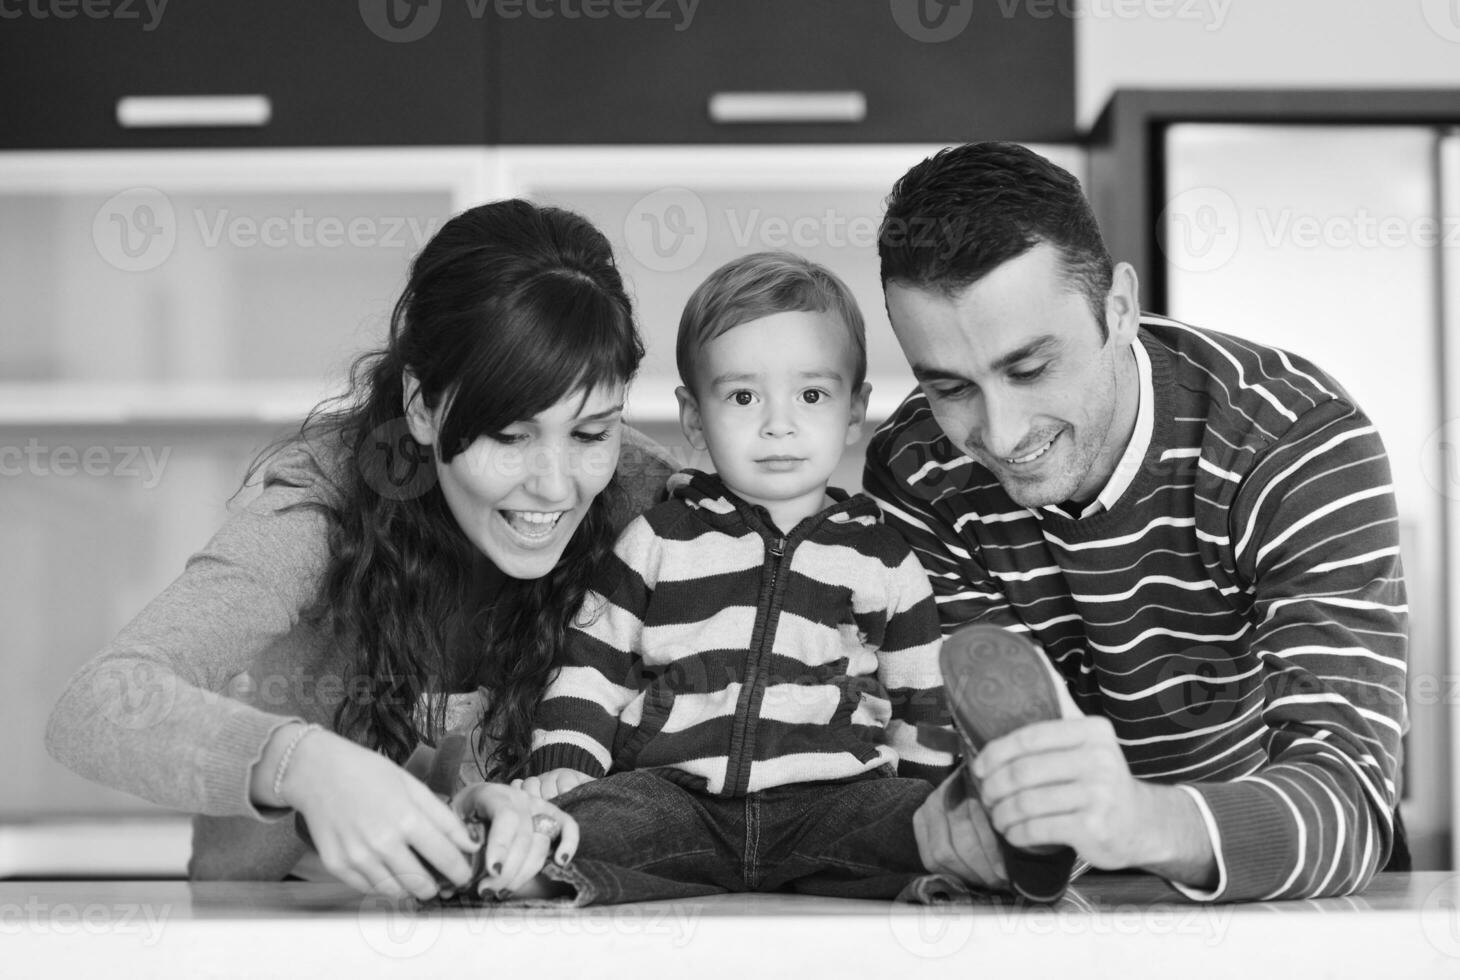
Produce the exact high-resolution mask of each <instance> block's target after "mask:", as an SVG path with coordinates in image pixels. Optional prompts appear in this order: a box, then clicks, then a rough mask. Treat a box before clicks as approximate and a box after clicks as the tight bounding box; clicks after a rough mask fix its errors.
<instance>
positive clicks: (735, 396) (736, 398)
mask: <svg viewBox="0 0 1460 980" xmlns="http://www.w3.org/2000/svg"><path fill="white" fill-rule="evenodd" d="M730 400H731V401H733V402H734V403H735V404H737V405H749V404H751V403H752V402H754V401H755V395H754V394H752V393H751V392H749V391H743V390H742V391H732V392H731V393H730Z"/></svg>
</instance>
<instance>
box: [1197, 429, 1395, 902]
mask: <svg viewBox="0 0 1460 980" xmlns="http://www.w3.org/2000/svg"><path fill="white" fill-rule="evenodd" d="M1230 534H1231V547H1232V549H1233V553H1234V555H1235V559H1236V563H1237V568H1238V570H1239V573H1240V574H1241V575H1242V577H1243V578H1245V579H1246V581H1247V582H1248V583H1250V584H1251V586H1252V592H1253V596H1254V605H1253V609H1252V613H1251V621H1252V623H1253V627H1254V628H1253V630H1252V633H1251V636H1250V643H1251V644H1252V649H1253V651H1254V652H1255V653H1256V654H1257V655H1258V656H1259V657H1260V659H1261V660H1262V663H1263V666H1264V669H1265V671H1264V672H1265V691H1264V705H1263V709H1262V719H1263V722H1264V727H1265V731H1264V736H1263V737H1264V741H1265V746H1264V748H1265V749H1266V755H1267V757H1268V759H1269V760H1270V762H1269V764H1267V765H1266V766H1264V767H1263V768H1261V769H1260V770H1258V771H1257V772H1255V773H1253V774H1251V775H1249V776H1246V777H1242V778H1238V779H1235V780H1232V781H1230V782H1222V783H1200V784H1194V785H1189V786H1187V787H1185V790H1186V791H1187V792H1189V793H1191V794H1192V795H1193V798H1194V799H1195V801H1196V803H1197V806H1198V809H1199V810H1200V811H1201V813H1202V817H1203V819H1204V821H1205V822H1206V824H1207V830H1208V834H1209V836H1210V838H1211V841H1212V846H1213V851H1214V853H1215V854H1216V856H1217V862H1218V881H1217V883H1216V886H1215V887H1214V888H1213V889H1211V890H1210V891H1199V890H1196V889H1187V888H1183V889H1182V890H1183V891H1184V892H1186V893H1187V894H1188V896H1189V897H1193V898H1200V899H1210V900H1247V899H1276V898H1301V897H1322V896H1329V895H1344V894H1349V893H1351V892H1354V891H1358V890H1360V889H1362V888H1363V887H1364V886H1365V885H1366V884H1367V883H1368V882H1369V880H1370V878H1371V877H1372V876H1373V874H1374V872H1375V871H1376V870H1378V869H1379V868H1380V867H1382V866H1383V864H1384V862H1385V860H1386V859H1387V857H1388V854H1389V852H1390V849H1391V847H1392V845H1393V843H1394V824H1393V820H1394V808H1395V803H1396V801H1397V798H1398V786H1397V785H1396V784H1397V780H1398V778H1399V752H1400V737H1401V735H1402V734H1403V732H1404V729H1405V727H1406V726H1407V718H1406V712H1405V703H1404V690H1405V671H1406V657H1407V640H1406V630H1407V619H1408V607H1407V606H1406V604H1405V590H1404V578H1403V572H1402V569H1401V566H1400V556H1399V532H1398V519H1397V515H1396V510H1395V502H1394V492H1393V488H1392V485H1391V481H1390V473H1389V463H1388V459H1387V457H1386V455H1385V452H1384V447H1383V445H1382V443H1381V442H1380V439H1379V435H1378V433H1377V432H1376V431H1375V430H1374V427H1373V425H1372V424H1371V423H1370V422H1369V420H1368V419H1367V418H1365V417H1364V416H1363V414H1362V413H1360V412H1359V411H1357V410H1356V409H1354V408H1353V407H1352V406H1351V405H1349V404H1347V403H1345V402H1343V401H1340V400H1334V401H1329V402H1325V403H1322V404H1320V405H1319V406H1317V407H1316V408H1314V409H1311V410H1310V411H1309V412H1307V413H1306V414H1305V415H1304V416H1302V417H1300V418H1299V419H1298V420H1297V422H1296V423H1295V424H1294V425H1293V426H1292V428H1291V429H1290V431H1289V432H1288V433H1287V434H1286V435H1285V436H1284V437H1283V438H1282V440H1281V441H1280V442H1279V443H1277V444H1276V445H1275V446H1274V447H1272V448H1271V449H1270V450H1269V451H1268V452H1266V453H1265V454H1264V456H1263V458H1262V459H1261V460H1260V461H1259V462H1258V464H1257V465H1256V466H1255V467H1254V469H1253V470H1252V472H1251V473H1250V474H1249V475H1248V477H1247V479H1246V480H1245V481H1244V482H1243V484H1242V485H1241V487H1240V488H1239V489H1238V492H1237V497H1236V502H1235V505H1234V506H1233V508H1232V511H1231V520H1230Z"/></svg>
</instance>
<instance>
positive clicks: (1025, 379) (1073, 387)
mask: <svg viewBox="0 0 1460 980" xmlns="http://www.w3.org/2000/svg"><path fill="white" fill-rule="evenodd" d="M1126 271H1127V270H1117V273H1118V274H1117V277H1116V285H1115V287H1114V289H1113V290H1112V296H1113V297H1114V301H1113V303H1112V304H1108V307H1113V309H1112V310H1110V311H1109V315H1107V318H1106V321H1107V325H1108V326H1109V328H1110V337H1109V339H1108V340H1105V341H1102V340H1101V334H1100V328H1099V326H1098V325H1097V324H1096V322H1095V318H1094V316H1093V314H1092V313H1091V310H1090V308H1089V305H1088V304H1087V302H1086V299H1085V297H1084V295H1083V294H1081V293H1078V292H1076V291H1074V290H1073V289H1072V288H1071V286H1070V284H1069V283H1068V282H1067V281H1066V278H1065V276H1064V274H1063V272H1062V270H1061V268H1060V263H1059V253H1058V252H1057V250H1056V249H1055V247H1054V246H1051V245H1047V244H1041V245H1036V246H1035V247H1034V248H1032V249H1030V250H1029V251H1028V252H1026V253H1024V254H1023V255H1021V256H1019V257H1018V258H1015V259H1010V260H1009V261H1008V262H1005V263H1004V264H1003V265H1001V266H999V267H998V268H996V269H994V270H993V272H991V273H989V274H988V275H987V276H985V277H984V278H983V279H980V280H979V281H978V282H975V283H974V284H973V285H971V286H969V287H967V288H966V289H964V290H963V291H962V292H960V293H957V294H955V295H953V296H952V297H947V296H944V295H942V294H941V293H938V292H934V291H929V290H923V289H917V288H912V287H907V286H901V285H898V284H896V283H889V284H888V286H887V311H888V315H889V316H890V318H891V320H892V329H893V331H894V332H895V333H896V334H897V340H898V343H899V344H901V345H902V350H903V353H904V354H905V355H906V356H907V359H908V362H909V363H910V364H911V365H912V368H913V375H914V376H915V377H916V378H917V379H918V383H919V384H920V385H921V387H922V390H923V392H924V393H925V394H926V395H927V397H928V403H929V405H930V406H931V407H932V410H933V414H934V416H935V417H936V418H937V420H938V424H939V425H941V426H942V428H943V431H944V432H945V433H946V434H947V436H948V438H949V439H950V440H952V442H953V444H954V445H955V446H957V447H958V448H960V449H961V450H963V451H964V452H966V453H967V454H968V455H969V456H971V457H973V458H974V459H975V460H977V461H978V462H979V463H982V464H983V465H984V466H986V467H987V468H988V469H989V470H990V471H991V472H992V473H993V474H994V476H995V477H996V478H997V479H998V481H999V483H1000V484H1001V485H1002V486H1003V487H1004V490H1005V491H1006V492H1007V493H1008V494H1009V496H1010V497H1012V498H1013V499H1014V501H1015V502H1016V503H1018V504H1020V505H1021V506H1024V507H1042V506H1044V505H1046V504H1053V503H1059V502H1061V501H1064V500H1071V499H1074V500H1088V499H1091V498H1093V497H1094V496H1095V495H1096V494H1098V493H1099V492H1100V490H1101V488H1102V487H1104V485H1105V483H1106V482H1107V481H1108V480H1109V478H1110V474H1111V473H1112V472H1113V471H1114V469H1115V465H1116V463H1117V462H1118V461H1119V459H1120V457H1121V454H1122V453H1123V452H1124V451H1125V446H1126V443H1127V442H1128V441H1129V438H1130V433H1131V429H1132V427H1133V425H1134V420H1135V412H1136V406H1137V404H1138V398H1139V393H1138V390H1137V388H1136V378H1137V374H1136V370H1135V366H1134V359H1133V358H1132V357H1131V354H1130V352H1129V350H1128V348H1129V347H1130V344H1131V343H1132V342H1134V340H1135V335H1136V328H1137V321H1138V316H1137V312H1136V309H1135V306H1134V281H1133V280H1134V277H1133V276H1130V277H1127V275H1126ZM1127 290H1128V291H1129V292H1130V295H1129V296H1128V297H1126V296H1125V295H1124V293H1125V292H1126V291H1127Z"/></svg>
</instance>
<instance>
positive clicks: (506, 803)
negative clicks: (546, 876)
mask: <svg viewBox="0 0 1460 980" xmlns="http://www.w3.org/2000/svg"><path fill="white" fill-rule="evenodd" d="M585 778H586V777H585ZM451 807H452V809H453V810H455V811H456V812H457V813H458V814H460V816H461V817H462V818H463V819H475V820H481V821H483V822H485V823H486V824H487V825H488V829H487V846H486V854H485V855H484V858H485V865H484V866H485V867H486V868H487V871H488V875H487V877H486V878H483V879H482V881H481V883H480V885H479V887H480V889H481V890H482V891H500V892H516V891H518V890H519V889H521V888H522V887H523V886H524V885H526V884H527V883H528V882H530V881H532V879H533V877H534V876H535V875H536V874H537V873H538V872H539V871H541V870H542V866H543V865H544V864H546V863H547V861H548V856H549V854H548V852H549V851H551V850H552V849H553V846H554V841H557V842H558V843H557V850H556V852H555V853H554V854H553V855H552V858H553V860H554V861H556V862H557V863H558V864H559V865H564V864H567V863H568V862H569V861H571V860H572V859H573V854H574V852H576V851H577V850H578V824H577V823H576V822H575V821H574V820H573V818H572V817H570V816H568V815H567V814H566V813H564V812H563V811H562V810H560V809H558V808H557V807H556V806H554V805H553V804H551V803H549V802H547V801H546V800H543V799H539V798H537V797H534V796H529V795H528V794H527V793H524V792H523V791H522V790H520V789H518V788H517V787H515V786H505V785H503V784H502V783H477V784H475V785H474V786H468V787H467V788H466V789H463V790H462V791H461V792H459V793H457V794H456V797H455V798H454V799H453V800H452V801H451ZM544 817H545V818H547V820H542V819H537V820H535V819H534V818H544ZM548 821H551V826H547V824H548ZM544 830H548V831H551V832H548V833H544Z"/></svg>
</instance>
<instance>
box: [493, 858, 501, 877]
mask: <svg viewBox="0 0 1460 980" xmlns="http://www.w3.org/2000/svg"><path fill="white" fill-rule="evenodd" d="M501 873H502V862H501V861H496V862H494V863H493V864H492V874H494V875H499V874H501Z"/></svg>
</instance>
